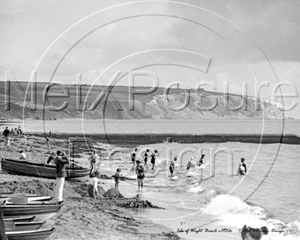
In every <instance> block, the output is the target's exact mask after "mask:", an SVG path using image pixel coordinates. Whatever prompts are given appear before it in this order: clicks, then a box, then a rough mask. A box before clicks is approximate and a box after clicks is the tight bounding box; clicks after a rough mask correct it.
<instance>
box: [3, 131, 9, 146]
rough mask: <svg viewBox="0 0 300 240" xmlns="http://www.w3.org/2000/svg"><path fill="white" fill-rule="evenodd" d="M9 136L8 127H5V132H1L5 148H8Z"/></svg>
mask: <svg viewBox="0 0 300 240" xmlns="http://www.w3.org/2000/svg"><path fill="white" fill-rule="evenodd" d="M9 135H10V131H9V129H8V127H6V128H5V130H4V131H3V136H4V138H5V146H9Z"/></svg>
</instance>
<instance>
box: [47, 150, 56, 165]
mask: <svg viewBox="0 0 300 240" xmlns="http://www.w3.org/2000/svg"><path fill="white" fill-rule="evenodd" d="M54 159H55V153H54V152H53V153H51V154H50V156H49V158H48V160H47V163H46V164H49V165H53V164H54Z"/></svg>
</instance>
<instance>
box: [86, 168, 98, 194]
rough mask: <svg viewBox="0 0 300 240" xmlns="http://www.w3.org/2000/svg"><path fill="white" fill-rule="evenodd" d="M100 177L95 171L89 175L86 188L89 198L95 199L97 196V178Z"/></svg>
mask: <svg viewBox="0 0 300 240" xmlns="http://www.w3.org/2000/svg"><path fill="white" fill-rule="evenodd" d="M99 177H100V173H99V172H98V171H95V172H94V173H92V174H91V175H90V178H89V185H88V188H87V191H88V194H89V197H90V198H97V196H98V195H99V194H98V178H99Z"/></svg>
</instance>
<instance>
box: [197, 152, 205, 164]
mask: <svg viewBox="0 0 300 240" xmlns="http://www.w3.org/2000/svg"><path fill="white" fill-rule="evenodd" d="M204 157H205V155H204V154H202V155H201V158H200V159H199V162H198V167H200V166H201V165H203V159H204Z"/></svg>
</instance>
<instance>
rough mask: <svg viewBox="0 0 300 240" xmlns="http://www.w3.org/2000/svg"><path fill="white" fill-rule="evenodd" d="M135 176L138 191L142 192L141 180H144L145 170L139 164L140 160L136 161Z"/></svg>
mask: <svg viewBox="0 0 300 240" xmlns="http://www.w3.org/2000/svg"><path fill="white" fill-rule="evenodd" d="M136 164H137V166H136V170H135V172H136V174H137V181H138V190H143V187H144V184H143V180H144V178H145V169H144V167H143V165H142V163H141V161H140V160H137V161H136Z"/></svg>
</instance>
